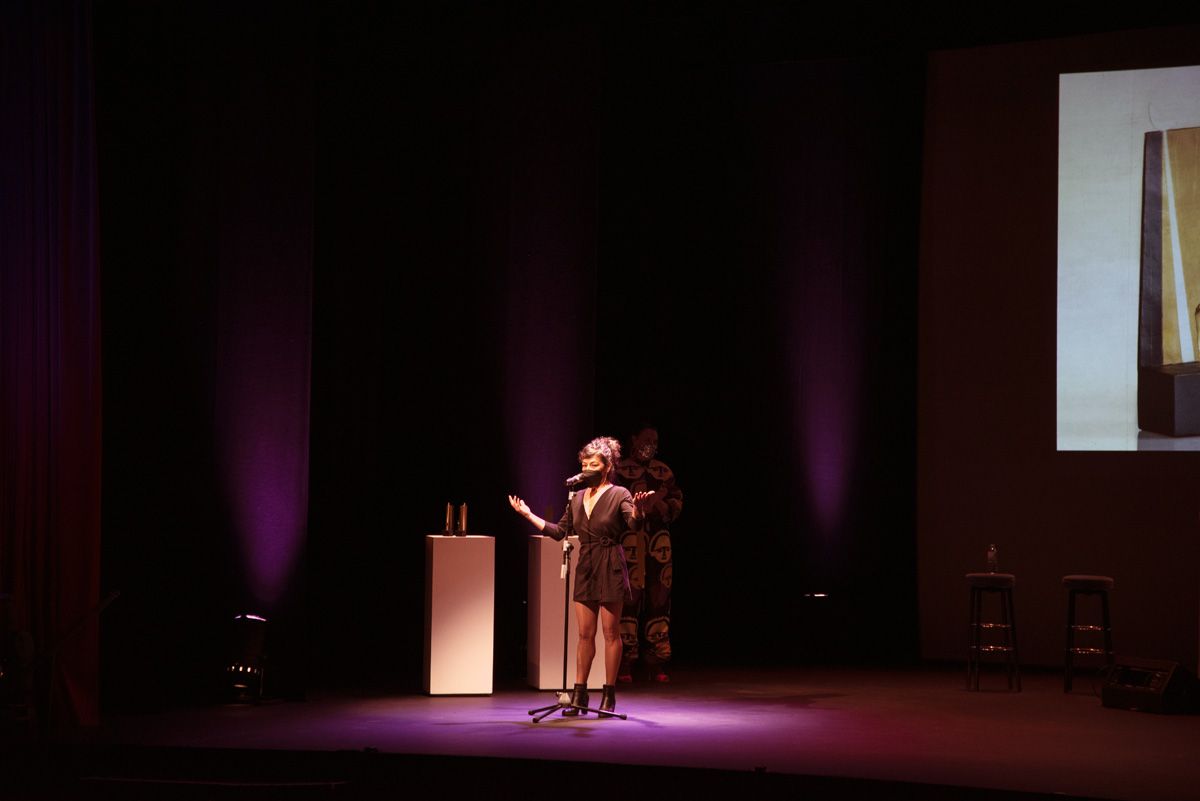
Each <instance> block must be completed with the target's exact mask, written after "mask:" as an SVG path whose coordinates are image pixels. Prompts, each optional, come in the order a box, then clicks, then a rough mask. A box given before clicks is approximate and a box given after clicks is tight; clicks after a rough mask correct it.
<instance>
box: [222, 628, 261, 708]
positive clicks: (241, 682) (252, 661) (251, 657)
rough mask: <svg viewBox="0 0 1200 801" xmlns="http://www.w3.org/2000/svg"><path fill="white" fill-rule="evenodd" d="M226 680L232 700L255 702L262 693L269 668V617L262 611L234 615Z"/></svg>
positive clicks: (259, 698)
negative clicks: (263, 614) (260, 612)
mask: <svg viewBox="0 0 1200 801" xmlns="http://www.w3.org/2000/svg"><path fill="white" fill-rule="evenodd" d="M230 636H231V644H230V649H229V654H230V658H229V663H228V664H227V666H226V668H225V684H226V689H227V691H228V693H229V696H230V700H232V701H233V702H234V703H239V704H253V703H257V702H258V701H260V700H261V699H262V697H263V686H264V683H265V681H266V668H267V619H266V618H265V617H262V616H261V615H249V614H243V615H235V616H234V618H233V630H232V633H231V635H230Z"/></svg>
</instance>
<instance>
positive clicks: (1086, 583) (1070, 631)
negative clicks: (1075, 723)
mask: <svg viewBox="0 0 1200 801" xmlns="http://www.w3.org/2000/svg"><path fill="white" fill-rule="evenodd" d="M1062 583H1063V586H1064V587H1066V588H1067V653H1066V664H1065V667H1064V670H1063V692H1065V693H1069V692H1071V683H1072V679H1073V678H1074V674H1075V657H1076V656H1084V655H1086V656H1103V657H1104V659H1105V663H1106V664H1108V665H1112V664H1113V661H1114V660H1113V647H1112V625H1111V623H1110V622H1109V617H1108V591H1109V590H1111V589H1112V588H1113V580H1112V578H1111V577H1110V576H1079V575H1072V576H1063V580H1062ZM1080 595H1095V596H1098V597H1099V598H1100V625H1098V626H1095V625H1078V624H1076V622H1075V607H1076V603H1077V601H1078V600H1079V596H1080ZM1077 631H1088V632H1103V634H1104V647H1103V648H1096V647H1094V646H1080V645H1076V644H1075V632H1077Z"/></svg>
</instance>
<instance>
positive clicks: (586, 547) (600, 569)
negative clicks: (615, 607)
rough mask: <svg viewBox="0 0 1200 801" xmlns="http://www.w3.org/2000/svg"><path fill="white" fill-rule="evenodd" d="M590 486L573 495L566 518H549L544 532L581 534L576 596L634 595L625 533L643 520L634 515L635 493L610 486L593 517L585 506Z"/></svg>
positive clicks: (559, 535)
mask: <svg viewBox="0 0 1200 801" xmlns="http://www.w3.org/2000/svg"><path fill="white" fill-rule="evenodd" d="M585 492H586V490H580V491H579V492H576V493H575V494H574V495H573V496H571V500H570V502H569V503H568V504H567V508H566V511H564V512H563V516H562V520H559V521H558V524H557V525H555V524H554V523H551V522H549V521H547V522H546V527H545V529H543V530H542V533H543V534H546V535H548V536H551V537H553V538H554V539H556V540H561V539H562V538H563V537H568V536H571V535H578V536H579V560H578V562H577V563H576V567H575V600H576V601H587V602H596V601H599V602H600V603H610V602H617V601H622V602H623V601H626V600H628V599H629V598H630V592H629V571H628V569H627V568H626V567H625V549H624V548H622V547H621V536H622V535H623V534H624V533H625V532H626V531H627V530H629V529H632V528H637V525H636V524H637V523H639V522H641V521H639V520H636V519H634V516H633V496H632V495H630V494H629V490H627V489H625V488H624V487H619V486H616V485H615V484H614V485H612V486H610V487H609V488H608V489H606V490H605V491H604V492H603V494H601V496H600V497H599V498H598V499H597V500H596V505H595V506H593V507H592V516H591V517H590V518H589V517H588V516H587V513H586V512H584V510H583V497H584V494H585Z"/></svg>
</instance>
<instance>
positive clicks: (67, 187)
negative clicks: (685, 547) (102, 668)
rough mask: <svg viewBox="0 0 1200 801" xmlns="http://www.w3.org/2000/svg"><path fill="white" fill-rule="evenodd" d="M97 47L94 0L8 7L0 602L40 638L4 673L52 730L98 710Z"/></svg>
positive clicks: (0, 132) (14, 627)
mask: <svg viewBox="0 0 1200 801" xmlns="http://www.w3.org/2000/svg"><path fill="white" fill-rule="evenodd" d="M91 55H92V54H91V4H90V3H88V2H86V0H81V1H79V2H74V1H72V0H64V2H41V1H40V0H38V1H36V2H16V3H7V4H4V5H3V8H2V10H0V63H2V65H3V66H2V71H0V81H2V90H0V104H2V106H0V148H2V149H0V425H2V426H3V428H2V436H3V441H2V442H0V458H2V460H3V462H2V464H0V468H2V470H3V473H2V475H0V596H2V597H3V599H4V600H3V605H4V607H5V609H4V611H5V620H6V627H7V629H8V630H7V631H6V632H4V633H5V636H6V638H7V639H6V642H8V643H9V644H10V645H11V644H12V643H13V642H14V641H15V637H17V636H19V637H22V638H25V637H28V638H31V641H32V645H33V653H32V656H31V657H30V659H29V660H28V661H26V660H25V659H23V658H22V659H17V658H16V657H13V656H12V654H11V653H10V662H9V669H10V673H9V676H8V677H6V678H7V680H10V681H19V680H21V679H22V677H23V676H31V677H35V678H36V680H37V681H36V683H35V687H36V693H35V695H34V696H33V699H31V700H33V701H34V703H32V704H31V705H30V706H31V708H32V709H33V710H35V711H37V712H39V713H40V719H41V721H42V722H43V723H46V724H50V725H55V726H60V725H79V724H82V725H94V724H96V723H97V722H98V717H99V679H98V626H97V616H98V609H97V606H98V603H97V602H98V599H99V581H100V578H99V577H100V557H99V553H100V455H101V442H100V420H101V392H100V390H101V377H100V269H99V256H98V252H99V243H98V241H97V216H98V215H97V204H96V180H97V177H96V169H95V165H96V158H95V144H94V143H95V132H94V126H93V119H94V113H93V111H94V109H93V92H92V66H91ZM10 651H11V648H10ZM23 683H24V682H23V680H22V681H21V684H22V685H23Z"/></svg>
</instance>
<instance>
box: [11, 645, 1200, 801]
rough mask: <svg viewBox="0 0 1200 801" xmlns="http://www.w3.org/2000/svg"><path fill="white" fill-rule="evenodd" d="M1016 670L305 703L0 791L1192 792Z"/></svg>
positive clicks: (1054, 681)
mask: <svg viewBox="0 0 1200 801" xmlns="http://www.w3.org/2000/svg"><path fill="white" fill-rule="evenodd" d="M1024 678H1025V681H1024V691H1023V692H1021V693H1009V692H1007V691H1005V690H1004V687H1005V683H1004V680H1003V678H1002V676H1001V675H1000V674H999V673H992V674H985V675H984V691H983V692H978V693H972V692H967V691H966V690H965V689H963V685H964V682H963V675H962V673H961V671H959V670H957V669H952V668H950V667H940V666H935V667H925V668H919V669H909V670H884V669H864V668H855V669H837V668H829V667H822V668H804V669H789V670H784V669H775V670H757V669H756V670H749V669H747V670H738V671H732V670H720V671H718V670H680V671H678V672H677V674H676V676H675V681H674V682H673V683H671V684H669V685H655V686H651V685H633V686H632V687H629V688H627V687H625V686H622V688H621V690H620V693H619V699H618V700H619V704H618V711H622V712H625V713H626V714H628V716H629V719H628V720H626V721H620V720H614V719H606V720H597V719H596V718H594V717H588V718H584V719H580V720H568V719H563V718H561V717H553V718H547V719H546V720H544V721H543V722H541V723H533V722H531V718H530V716H529V714H528V711H529V710H530V709H533V708H535V707H539V706H542V705H544V704H547V703H552V702H553V700H554V699H553V696H552V694H550V693H539V692H537V691H534V690H530V689H527V688H524V687H519V686H513V687H507V688H497V691H496V692H495V693H494V694H493V695H491V696H485V697H427V696H423V695H404V696H386V695H379V694H371V693H360V694H357V695H351V694H336V695H335V694H327V695H319V694H313V695H312V696H311V697H310V698H309V700H307V701H303V702H294V701H293V702H280V703H274V704H264V705H259V706H253V707H251V706H223V707H209V708H194V709H182V710H178V711H174V712H169V713H159V714H154V715H139V716H126V717H116V718H113V719H111V720H108V721H107V722H106V724H105V725H104V726H103V727H101V729H100V730H98V731H95V732H91V733H89V735H88V738H87V739H86V741H82V740H81V741H76V742H72V743H59V744H57V745H55V746H52V747H50V748H49V749H43V750H38V749H29V750H28V753H25V754H19V752H20V749H17V752H18V754H19V755H20V756H21V760H20V762H21V766H20V767H19V768H18V769H17V770H16V773H17V779H18V780H17V781H10V782H7V783H6V784H7V786H8V787H9V795H10V796H13V797H18V796H25V797H38V798H42V797H45V798H51V797H52V798H64V797H80V798H99V797H104V798H129V797H134V796H136V797H139V798H142V797H162V798H210V797H211V798H225V797H234V796H238V795H245V796H246V797H255V798H263V797H272V798H274V797H284V798H288V797H295V798H300V797H304V796H307V795H322V796H324V795H328V794H337V795H340V796H341V797H348V798H349V797H363V798H400V797H428V798H438V797H441V798H446V797H477V798H485V799H490V798H527V797H530V796H538V797H541V796H543V795H546V794H552V795H554V796H557V797H561V798H562V799H564V801H568V800H570V799H578V798H592V797H597V798H598V797H602V796H603V797H605V798H611V797H615V796H618V795H622V794H625V795H628V794H629V793H628V791H616V792H613V791H610V790H606V789H605V787H604V777H605V776H606V775H608V776H611V777H612V778H613V780H614V781H615V782H617V783H621V784H625V785H634V786H637V787H639V788H641V789H640V791H639V792H637V793H635V794H634V797H642V796H646V797H654V796H659V795H662V794H664V793H670V792H672V791H673V789H674V788H679V789H680V790H687V791H689V792H690V791H692V790H694V789H696V788H697V787H700V788H703V789H704V790H705V791H711V793H710V792H705V795H704V797H710V795H717V794H726V793H731V794H754V795H755V796H757V797H760V798H761V797H769V798H775V797H778V798H783V797H792V798H795V797H801V796H804V797H810V798H839V799H840V798H880V799H892V798H896V799H900V798H904V799H951V798H967V799H992V798H1014V799H1015V798H1022V799H1024V798H1043V797H1044V798H1049V797H1051V796H1053V797H1056V798H1063V797H1067V798H1104V799H1123V800H1124V801H1184V799H1189V800H1191V799H1197V798H1200V716H1197V715H1155V714H1148V713H1142V712H1130V711H1125V710H1118V709H1109V708H1106V707H1104V706H1102V705H1101V702H1100V698H1099V696H1098V695H1096V694H1092V693H1093V687H1092V684H1093V682H1091V681H1089V680H1088V678H1087V677H1081V678H1080V679H1079V680H1077V684H1076V692H1075V693H1074V694H1071V695H1065V694H1064V693H1063V692H1062V684H1061V681H1062V680H1061V675H1060V674H1058V673H1055V672H1048V671H1047V672H1028V671H1027V672H1026V674H1025V677H1024ZM989 685H990V687H989ZM1096 691H1097V692H1098V684H1097V685H1096ZM595 700H598V699H595ZM597 763H603V764H597ZM16 788H21V789H20V790H19V791H18V790H17V789H16ZM418 788H420V789H418ZM2 793H3V791H0V794H2ZM6 797H7V796H6Z"/></svg>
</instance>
